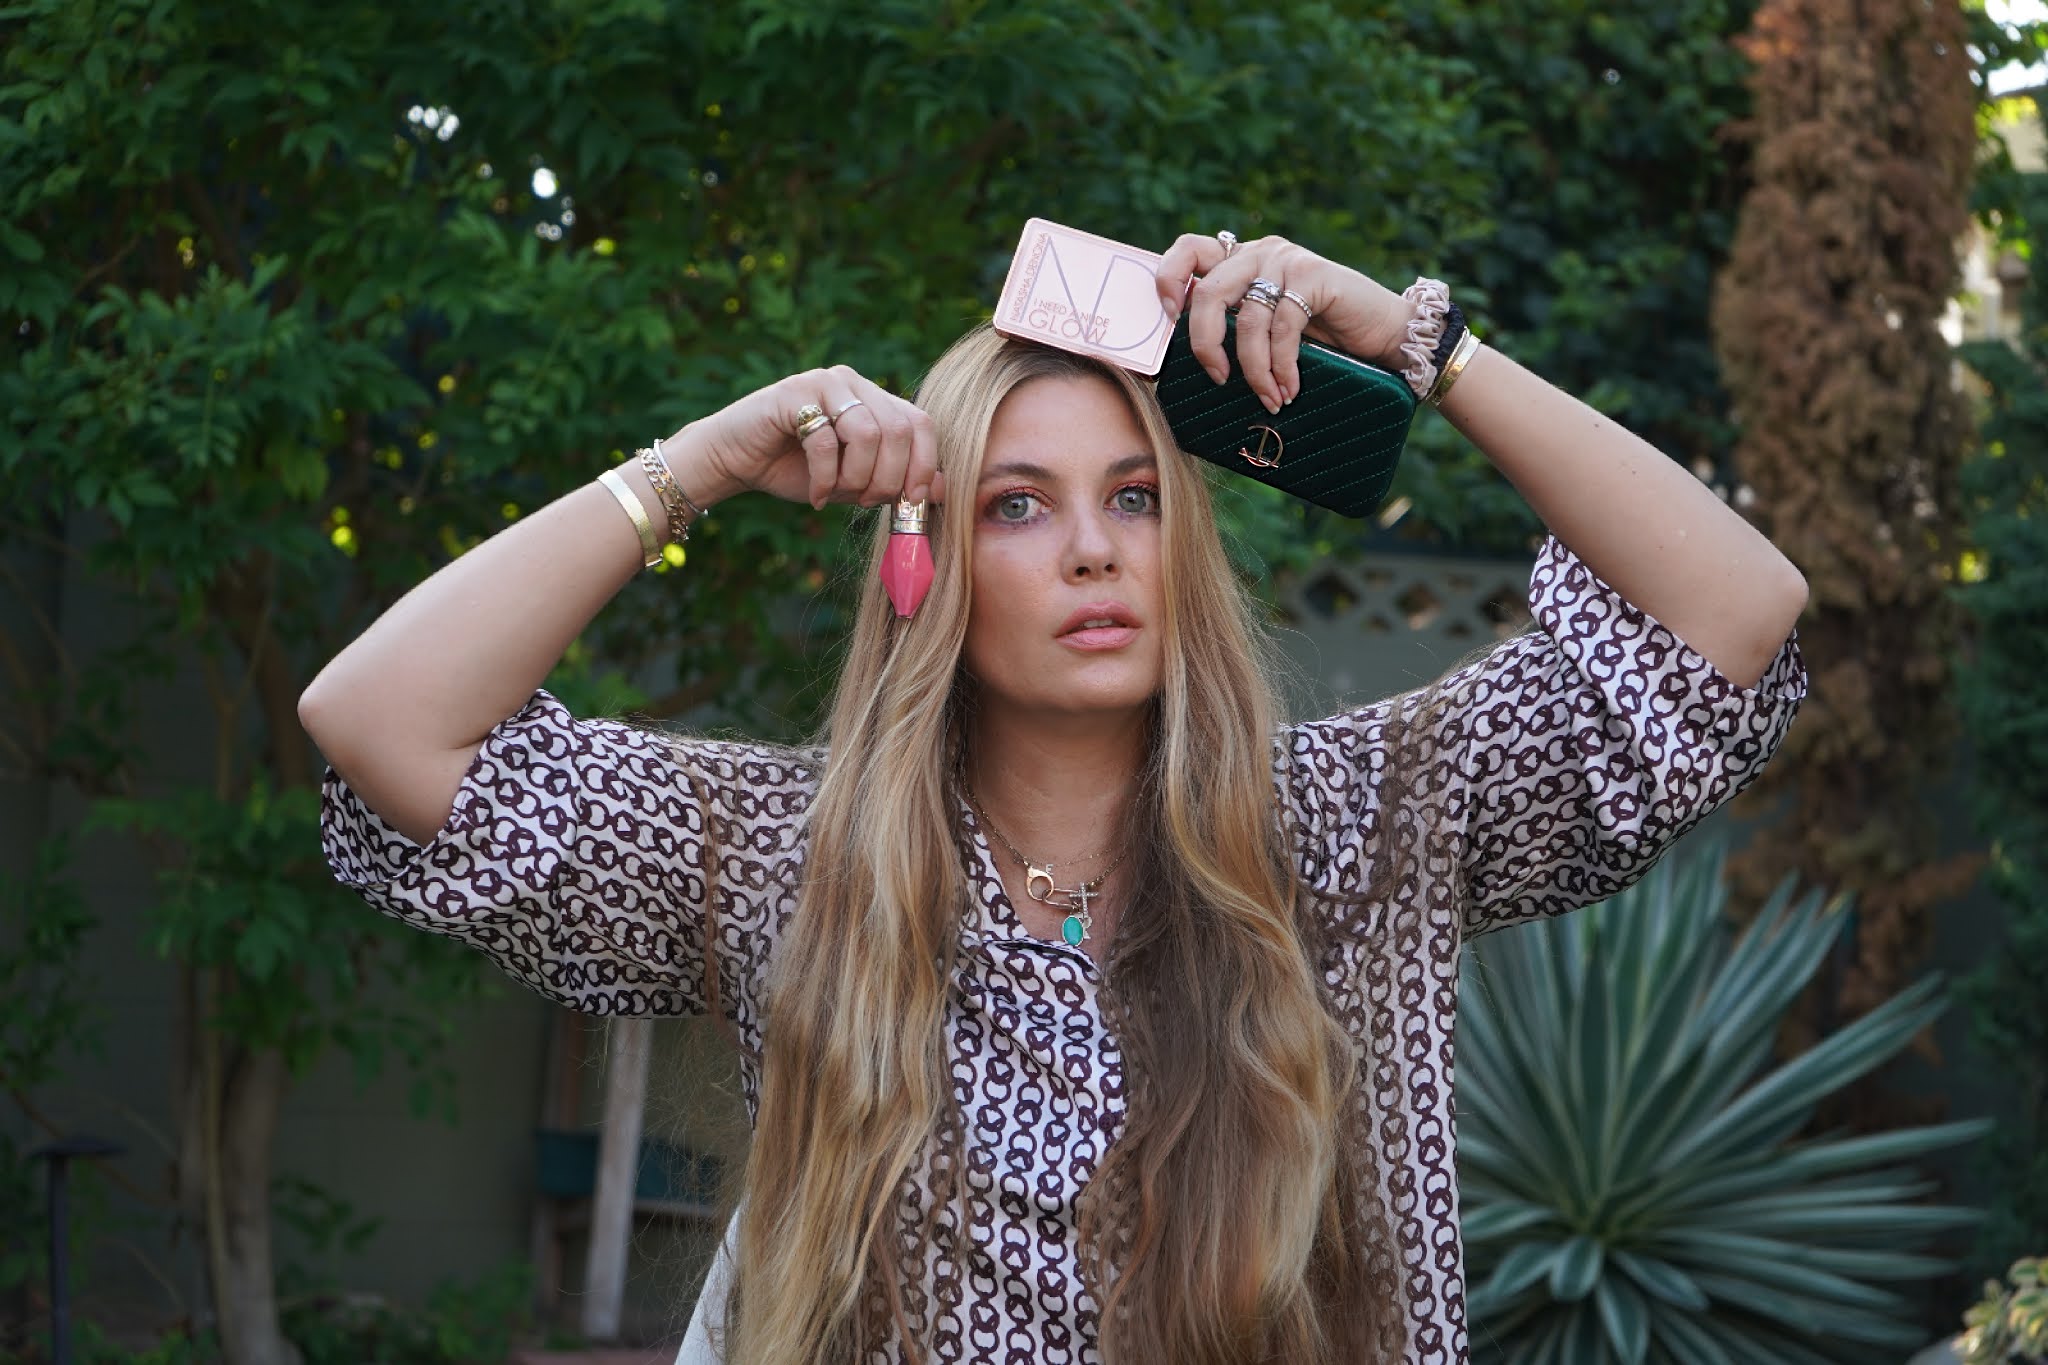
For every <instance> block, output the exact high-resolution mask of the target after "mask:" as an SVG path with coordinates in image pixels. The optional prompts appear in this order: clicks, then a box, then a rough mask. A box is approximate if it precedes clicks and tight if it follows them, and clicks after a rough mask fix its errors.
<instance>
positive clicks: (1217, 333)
mask: <svg viewBox="0 0 2048 1365" xmlns="http://www.w3.org/2000/svg"><path fill="white" fill-rule="evenodd" d="M1220 273H1221V272H1220V270H1219V271H1218V272H1217V273H1216V274H1209V275H1203V276H1201V277H1200V278H1198V279H1197V280H1196V281H1195V287H1194V289H1193V291H1192V292H1190V293H1189V295H1188V348H1189V349H1190V350H1192V351H1193V352H1194V353H1195V361H1196V363H1197V364H1199V365H1200V366H1201V367H1202V368H1203V369H1204V370H1207V371H1208V372H1209V377H1210V378H1211V379H1213V380H1215V381H1216V382H1217V383H1219V384H1221V383H1222V382H1223V381H1224V380H1226V379H1228V378H1230V364H1231V360H1230V355H1229V353H1228V352H1226V351H1225V350H1224V348H1223V334H1224V326H1223V312H1224V309H1226V308H1228V307H1229V306H1230V305H1232V304H1234V303H1236V302H1237V300H1238V298H1239V297H1240V296H1241V295H1242V294H1243V293H1244V290H1243V289H1241V288H1240V289H1237V290H1236V291H1235V292H1232V290H1231V287H1230V285H1229V284H1227V283H1224V282H1223V281H1221V280H1220V279H1219V275H1220Z"/></svg>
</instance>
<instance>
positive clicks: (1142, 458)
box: [981, 451, 1159, 483]
mask: <svg viewBox="0 0 2048 1365" xmlns="http://www.w3.org/2000/svg"><path fill="white" fill-rule="evenodd" d="M1158 463H1159V462H1158V461H1157V460H1155V459H1154V458H1153V457H1152V452H1150V451H1140V452H1139V453H1138V454H1136V455H1125V456H1123V457H1121V458H1119V459H1116V460H1112V461H1110V464H1109V467H1108V468H1107V469H1105V470H1104V471H1103V474H1104V475H1105V476H1106V477H1108V478H1112V479H1120V478H1122V477H1123V476H1124V475H1126V474H1134V473H1136V472H1137V471H1138V470H1140V469H1151V468H1155V467H1156V466H1157V465H1158ZM1055 477H1056V476H1055V475H1054V474H1053V472H1052V471H1051V470H1050V469H1047V468H1046V467H1045V466H1044V465H1042V464H1032V463H1031V462H1030V461H1029V460H1005V461H1003V462H1002V463H1001V464H996V465H989V466H988V467H987V468H985V469H983V470H982V471H981V481H982V482H983V483H987V482H988V481H989V480H990V479H1037V480H1038V481H1039V482H1041V483H1051V482H1053V481H1054V479H1055Z"/></svg>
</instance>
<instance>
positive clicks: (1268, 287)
mask: <svg viewBox="0 0 2048 1365" xmlns="http://www.w3.org/2000/svg"><path fill="white" fill-rule="evenodd" d="M1280 298H1281V294H1280V286H1279V284H1278V283H1277V282H1275V281H1273V280H1269V279H1267V278H1266V277H1265V276H1264V275H1261V276H1259V278H1257V279H1255V280H1253V281H1252V286H1251V288H1249V289H1247V290H1245V291H1244V301H1245V302H1246V303H1263V304H1265V305H1266V307H1268V308H1278V307H1279V306H1280ZM1303 307H1307V305H1306V304H1304V305H1303Z"/></svg>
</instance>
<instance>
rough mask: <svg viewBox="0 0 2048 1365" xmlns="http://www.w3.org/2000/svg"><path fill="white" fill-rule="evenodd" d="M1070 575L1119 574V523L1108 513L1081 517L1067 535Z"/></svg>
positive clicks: (1080, 577) (1080, 578) (1079, 577)
mask: <svg viewBox="0 0 2048 1365" xmlns="http://www.w3.org/2000/svg"><path fill="white" fill-rule="evenodd" d="M1066 559H1067V564H1066V571H1067V577H1069V578H1070V579H1074V580H1076V581H1086V580H1088V579H1094V578H1114V577H1115V576H1116V574H1117V536H1116V527H1115V525H1114V524H1113V523H1112V522H1111V521H1110V519H1109V517H1108V516H1107V515H1101V516H1084V517H1081V518H1080V519H1079V520H1078V522H1077V524H1076V525H1075V527H1074V533H1073V534H1072V535H1071V536H1069V537H1068V539H1067V547H1066Z"/></svg>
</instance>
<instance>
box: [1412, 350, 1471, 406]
mask: <svg viewBox="0 0 2048 1365" xmlns="http://www.w3.org/2000/svg"><path fill="white" fill-rule="evenodd" d="M1477 354H1479V338H1478V337H1476V336H1474V335H1472V333H1471V332H1470V331H1467V332H1466V333H1465V335H1464V336H1462V337H1459V338H1458V348H1457V349H1456V350H1455V351H1452V352H1451V358H1450V359H1449V360H1447V361H1445V362H1444V372H1443V373H1442V374H1440V375H1438V376H1437V381H1436V387H1434V388H1432V389H1431V390H1430V391H1429V396H1428V397H1427V398H1426V399H1425V400H1424V401H1425V402H1428V403H1430V404H1431V405H1433V406H1435V407H1439V408H1440V407H1442V406H1443V405H1444V399H1446V398H1448V397H1450V396H1451V385H1453V384H1455V383H1457V382H1458V376H1459V375H1461V374H1463V373H1465V367H1466V366H1467V365H1469V364H1471V363H1472V357H1473V356H1475V355H1477Z"/></svg>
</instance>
